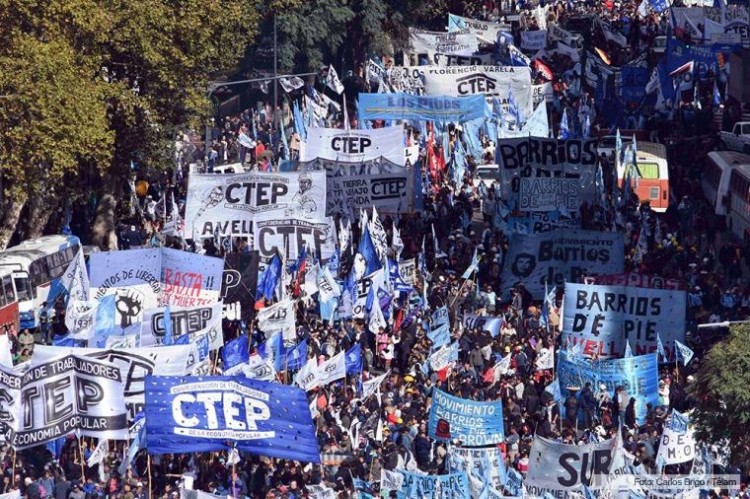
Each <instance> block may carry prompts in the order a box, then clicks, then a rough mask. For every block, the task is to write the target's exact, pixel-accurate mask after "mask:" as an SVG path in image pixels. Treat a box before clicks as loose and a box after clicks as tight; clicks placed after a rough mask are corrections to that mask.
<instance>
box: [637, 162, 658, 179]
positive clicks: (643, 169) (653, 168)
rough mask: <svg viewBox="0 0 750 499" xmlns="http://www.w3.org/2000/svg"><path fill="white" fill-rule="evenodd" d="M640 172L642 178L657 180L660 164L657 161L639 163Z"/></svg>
mask: <svg viewBox="0 0 750 499" xmlns="http://www.w3.org/2000/svg"><path fill="white" fill-rule="evenodd" d="M638 172H639V173H640V174H641V178H644V179H648V180H656V179H658V178H659V165H658V164H656V163H638Z"/></svg>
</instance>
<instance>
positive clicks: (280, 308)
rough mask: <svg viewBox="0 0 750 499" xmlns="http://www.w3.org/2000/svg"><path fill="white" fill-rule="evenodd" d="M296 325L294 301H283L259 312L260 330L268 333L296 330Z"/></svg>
mask: <svg viewBox="0 0 750 499" xmlns="http://www.w3.org/2000/svg"><path fill="white" fill-rule="evenodd" d="M294 324H295V321H294V301H293V300H282V301H280V302H279V303H276V304H274V305H271V306H270V307H266V308H264V309H262V310H261V311H260V312H258V328H260V330H261V331H265V332H266V333H275V332H276V331H284V330H287V329H290V328H294V327H295V325H294Z"/></svg>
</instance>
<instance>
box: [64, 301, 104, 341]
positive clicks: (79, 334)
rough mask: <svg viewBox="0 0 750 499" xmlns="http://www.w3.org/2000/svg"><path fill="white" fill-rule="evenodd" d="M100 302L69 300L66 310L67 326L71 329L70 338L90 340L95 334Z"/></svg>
mask: <svg viewBox="0 0 750 499" xmlns="http://www.w3.org/2000/svg"><path fill="white" fill-rule="evenodd" d="M98 308H99V302H97V301H94V300H91V301H77V300H69V301H68V308H67V309H66V311H65V326H66V327H67V328H68V331H70V333H71V335H70V338H72V339H75V340H90V339H91V338H92V337H93V335H94V322H95V320H96V311H97V309H98Z"/></svg>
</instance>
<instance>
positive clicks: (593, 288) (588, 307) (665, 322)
mask: <svg viewBox="0 0 750 499" xmlns="http://www.w3.org/2000/svg"><path fill="white" fill-rule="evenodd" d="M686 301H687V295H686V293H685V291H678V290H670V289H647V288H631V287H627V286H611V285H599V284H576V283H571V282H568V283H566V284H565V309H564V312H563V317H562V321H563V344H566V343H565V342H568V343H567V344H570V345H576V344H581V345H582V346H583V354H584V355H588V356H592V357H598V358H601V359H609V358H618V357H622V356H624V354H625V345H626V343H630V347H631V348H632V350H633V353H634V355H641V354H646V353H651V352H656V350H657V335H658V336H660V337H661V341H662V343H663V344H664V348H665V350H666V352H667V356H668V360H670V361H674V348H675V344H674V342H675V341H680V342H684V341H685V314H686V312H687V310H686V307H687V305H686Z"/></svg>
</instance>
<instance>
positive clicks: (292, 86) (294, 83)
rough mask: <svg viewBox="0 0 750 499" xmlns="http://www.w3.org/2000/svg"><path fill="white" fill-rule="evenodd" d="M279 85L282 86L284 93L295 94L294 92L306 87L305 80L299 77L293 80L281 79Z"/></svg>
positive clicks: (293, 77) (294, 77)
mask: <svg viewBox="0 0 750 499" xmlns="http://www.w3.org/2000/svg"><path fill="white" fill-rule="evenodd" d="M279 84H280V85H281V88H283V89H284V92H287V93H289V92H293V91H294V90H297V89H298V88H302V87H303V86H305V82H304V80H303V79H302V78H300V77H299V76H292V77H291V78H279Z"/></svg>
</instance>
